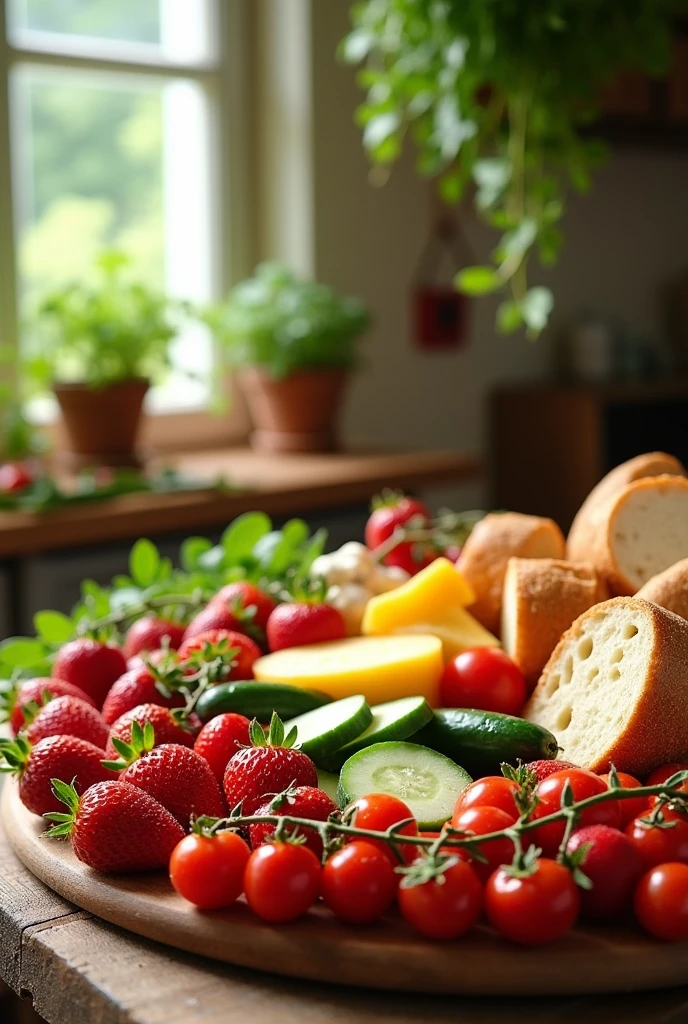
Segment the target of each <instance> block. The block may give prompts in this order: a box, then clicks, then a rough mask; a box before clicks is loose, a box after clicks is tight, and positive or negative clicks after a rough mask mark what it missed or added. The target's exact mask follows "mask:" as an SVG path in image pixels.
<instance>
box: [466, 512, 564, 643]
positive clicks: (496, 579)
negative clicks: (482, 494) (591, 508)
mask: <svg viewBox="0 0 688 1024" xmlns="http://www.w3.org/2000/svg"><path fill="white" fill-rule="evenodd" d="M565 544H566V542H565V540H564V535H563V534H562V532H561V530H560V529H559V527H558V526H557V524H556V523H555V522H554V521H553V520H552V519H542V518H541V517H540V516H526V515H522V514H521V513H520V512H492V513H490V514H489V515H487V516H485V518H484V519H481V520H480V522H479V523H478V524H477V525H476V526H475V528H474V529H473V532H472V533H471V535H470V537H469V538H468V540H467V541H466V543H465V544H464V547H463V550H462V552H461V557H460V558H459V561H458V568H459V569H460V571H461V573H462V574H463V576H464V577H465V578H466V580H467V581H468V583H469V584H470V586H471V587H472V588H473V591H474V592H475V595H476V599H475V603H474V604H472V605H470V606H469V607H468V611H469V612H470V613H471V614H472V615H474V616H475V618H476V619H478V621H479V622H481V623H482V624H483V626H485V628H486V629H489V631H490V632H491V633H497V632H498V631H499V626H500V619H501V611H502V589H503V586H504V575H505V573H506V566H507V562H508V561H509V559H510V558H511V557H512V556H519V557H521V558H563V557H564V548H565Z"/></svg>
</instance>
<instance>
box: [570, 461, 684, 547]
mask: <svg viewBox="0 0 688 1024" xmlns="http://www.w3.org/2000/svg"><path fill="white" fill-rule="evenodd" d="M664 475H667V476H688V473H686V469H685V467H684V466H683V465H682V464H681V463H680V462H679V460H678V459H676V458H674V456H673V455H668V454H667V453H666V452H648V453H647V454H645V455H637V456H636V457H635V458H634V459H629V460H628V462H622V463H621V465H620V466H616V467H615V468H614V469H613V470H612V471H611V472H610V473H607V475H606V476H605V477H603V478H602V479H601V480H600V482H599V483H598V484H597V486H596V487H593V489H592V490H591V492H590V494H589V495H588V497H587V498H586V499H585V501H584V502H583V504H582V505H581V507H580V509H579V510H578V513H577V515H576V518H575V519H574V520H573V524H572V526H571V529H570V530H569V535H568V537H567V540H566V557H567V558H568V559H569V560H570V561H572V562H585V561H587V560H588V559H589V557H590V555H589V548H590V545H591V543H593V542H594V540H595V537H596V534H597V530H598V524H599V520H600V515H601V513H603V511H604V508H605V506H606V504H607V502H608V501H609V499H610V498H611V497H612V495H614V494H617V493H618V492H619V491H621V490H623V489H624V487H627V486H628V484H632V483H634V482H635V481H636V480H644V479H645V478H646V477H650V476H664Z"/></svg>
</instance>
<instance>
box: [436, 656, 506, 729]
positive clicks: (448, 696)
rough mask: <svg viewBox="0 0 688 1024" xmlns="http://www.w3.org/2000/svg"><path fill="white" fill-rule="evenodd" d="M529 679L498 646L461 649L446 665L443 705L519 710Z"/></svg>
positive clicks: (502, 710) (442, 693) (483, 709)
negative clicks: (527, 679)
mask: <svg viewBox="0 0 688 1024" xmlns="http://www.w3.org/2000/svg"><path fill="white" fill-rule="evenodd" d="M525 700H526V681H525V677H524V675H523V673H522V672H521V670H520V668H519V667H518V665H515V664H514V662H513V661H512V660H511V658H510V657H509V655H508V654H505V653H504V651H501V650H499V649H498V648H496V647H474V648H473V649H472V650H469V651H462V652H461V654H459V655H457V656H456V658H454V659H453V661H450V662H449V664H448V665H447V666H446V667H445V670H444V673H443V675H442V679H441V680H440V705H441V706H442V707H445V708H477V709H478V710H479V711H499V712H501V713H502V714H504V715H518V714H520V712H521V710H522V708H523V705H524V704H525Z"/></svg>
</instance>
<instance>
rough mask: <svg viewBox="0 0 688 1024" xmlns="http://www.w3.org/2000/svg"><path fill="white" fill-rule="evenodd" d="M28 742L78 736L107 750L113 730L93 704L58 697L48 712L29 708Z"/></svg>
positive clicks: (47, 707)
mask: <svg viewBox="0 0 688 1024" xmlns="http://www.w3.org/2000/svg"><path fill="white" fill-rule="evenodd" d="M27 710H28V717H27V725H28V727H27V730H26V738H27V740H28V741H29V743H31V745H33V744H34V743H38V741H39V740H42V739H45V737H46V736H78V737H79V739H81V740H87V741H88V742H89V743H92V744H93V746H94V747H98V749H99V750H105V744H106V743H107V740H108V733H109V731H110V730H109V729H108V727H107V725H106V724H105V722H104V721H103V719H102V718H101V716H100V715H99V714H98V712H97V711H96V709H95V708H94V707H93V705H92V704H87V703H86V701H85V700H80V699H79V698H78V697H56V698H55V700H51V701H50V703H49V704H46V705H45V707H44V708H40V709H39V708H36V709H35V710H36V713H35V715H34V714H33V710H34V707H33V706H32V705H29V708H28V709H27Z"/></svg>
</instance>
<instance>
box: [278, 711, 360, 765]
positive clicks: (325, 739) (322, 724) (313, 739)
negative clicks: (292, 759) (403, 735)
mask: <svg viewBox="0 0 688 1024" xmlns="http://www.w3.org/2000/svg"><path fill="white" fill-rule="evenodd" d="M372 720H373V712H372V711H371V710H370V708H369V707H368V704H367V703H366V699H365V697H364V696H363V695H362V694H357V695H356V696H354V697H345V698H344V699H343V700H336V701H334V703H333V704H326V705H325V706H324V707H321V708H316V709H315V711H308V712H307V713H306V714H305V715H298V716H297V717H296V718H291V719H290V720H289V721H288V722H285V723H284V731H285V733H288V732H289V730H290V729H292V728H293V727H294V726H296V732H297V741H298V743H299V744H300V745H301V749H302V750H303V752H304V753H305V754H308V756H309V757H311V758H313V760H314V761H315V763H316V764H319V763H320V762H321V761H322V759H323V758H327V756H328V755H331V754H333V753H334V752H335V750H339V748H340V747H343V746H344V744H345V743H348V742H349V741H350V740H353V739H356V737H357V736H360V735H361V733H362V732H363V730H364V729H367V727H368V726H369V725H370V723H371V722H372ZM323 766H324V767H326V766H325V765H323Z"/></svg>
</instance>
